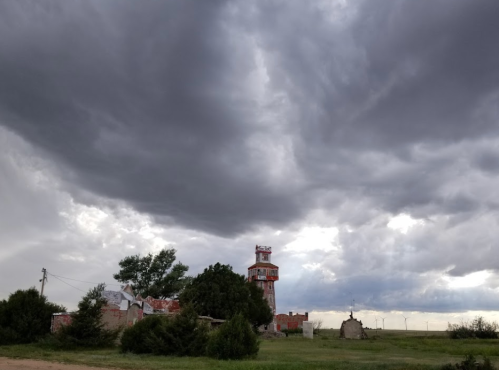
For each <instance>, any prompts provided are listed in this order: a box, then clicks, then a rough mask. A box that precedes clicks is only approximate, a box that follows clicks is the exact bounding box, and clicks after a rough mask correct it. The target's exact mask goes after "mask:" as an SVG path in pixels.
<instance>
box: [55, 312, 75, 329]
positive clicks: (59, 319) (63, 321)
mask: <svg viewBox="0 0 499 370" xmlns="http://www.w3.org/2000/svg"><path fill="white" fill-rule="evenodd" d="M68 324H71V314H69V313H67V312H64V313H57V314H54V315H52V323H51V325H50V331H51V332H52V333H54V332H56V331H58V330H59V329H60V328H61V327H62V326H64V325H68Z"/></svg>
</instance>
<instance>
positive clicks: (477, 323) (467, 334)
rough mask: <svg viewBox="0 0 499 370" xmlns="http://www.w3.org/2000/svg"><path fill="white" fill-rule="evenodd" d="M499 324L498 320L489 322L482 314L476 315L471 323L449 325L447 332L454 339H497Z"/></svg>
mask: <svg viewBox="0 0 499 370" xmlns="http://www.w3.org/2000/svg"><path fill="white" fill-rule="evenodd" d="M497 329H498V325H497V323H496V322H492V323H489V322H487V321H485V319H484V318H483V317H481V316H479V317H476V318H475V319H474V320H473V321H472V322H471V323H468V322H462V323H461V324H450V323H449V325H448V328H447V332H448V334H449V337H450V338H452V339H464V338H480V339H497V338H498V335H497Z"/></svg>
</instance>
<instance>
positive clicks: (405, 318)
mask: <svg viewBox="0 0 499 370" xmlns="http://www.w3.org/2000/svg"><path fill="white" fill-rule="evenodd" d="M402 317H403V318H404V320H405V331H407V319H408V317H405V316H404V315H402Z"/></svg>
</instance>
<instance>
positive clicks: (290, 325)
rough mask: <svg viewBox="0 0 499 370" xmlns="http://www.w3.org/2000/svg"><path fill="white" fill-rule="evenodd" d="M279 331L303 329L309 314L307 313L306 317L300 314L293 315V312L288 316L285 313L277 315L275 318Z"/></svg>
mask: <svg viewBox="0 0 499 370" xmlns="http://www.w3.org/2000/svg"><path fill="white" fill-rule="evenodd" d="M275 321H276V325H277V330H279V331H280V330H285V329H303V322H304V321H308V312H305V314H304V315H301V314H299V313H297V314H295V315H293V312H290V313H289V314H288V315H286V314H285V313H281V314H279V315H276V317H275Z"/></svg>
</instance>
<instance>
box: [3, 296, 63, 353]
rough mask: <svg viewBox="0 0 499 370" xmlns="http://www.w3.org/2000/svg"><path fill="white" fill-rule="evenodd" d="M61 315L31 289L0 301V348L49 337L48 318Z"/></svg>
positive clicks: (58, 308)
mask: <svg viewBox="0 0 499 370" xmlns="http://www.w3.org/2000/svg"><path fill="white" fill-rule="evenodd" d="M64 311H66V309H65V308H64V307H63V306H59V305H56V304H54V303H50V302H48V301H47V297H45V296H42V295H40V293H39V292H38V290H36V289H35V288H34V287H33V288H30V289H27V290H18V291H16V292H15V293H13V294H11V295H10V296H9V299H8V300H3V301H0V345H1V344H16V343H30V342H34V341H36V340H37V339H39V338H41V337H43V336H44V335H46V334H48V333H50V322H51V319H52V314H53V313H56V312H64Z"/></svg>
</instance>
